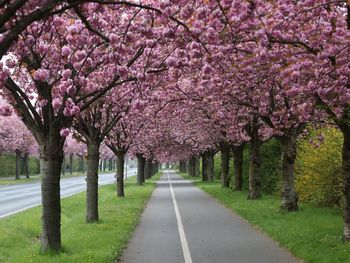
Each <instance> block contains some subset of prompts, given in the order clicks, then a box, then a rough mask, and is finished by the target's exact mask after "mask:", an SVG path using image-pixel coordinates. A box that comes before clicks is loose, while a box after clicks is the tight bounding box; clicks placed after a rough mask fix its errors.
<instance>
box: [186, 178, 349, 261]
mask: <svg viewBox="0 0 350 263" xmlns="http://www.w3.org/2000/svg"><path fill="white" fill-rule="evenodd" d="M184 177H185V178H187V179H192V180H193V179H194V180H196V181H194V183H195V185H197V186H198V187H199V188H201V189H203V190H204V191H205V192H207V193H208V194H209V195H211V196H213V197H215V198H216V199H218V200H219V201H220V202H221V203H223V204H224V205H225V206H226V207H228V208H230V209H232V210H233V211H234V212H236V213H237V214H239V215H241V216H242V217H244V218H245V219H247V220H248V221H249V222H250V223H251V224H252V225H255V226H256V227H257V228H258V229H260V230H262V231H263V232H265V233H266V234H267V235H268V236H270V237H271V238H272V239H274V240H276V241H277V242H278V243H279V244H280V245H281V246H283V247H286V248H287V249H289V250H290V251H291V252H292V254H293V255H295V256H296V257H298V258H301V259H303V260H305V262H310V263H314V262H315V263H316V262H317V263H338V262H350V244H346V243H344V242H343V241H342V230H343V220H342V213H341V211H340V210H337V209H330V208H322V207H315V206H312V205H310V204H301V205H300V211H298V212H293V213H285V212H284V213H283V212H281V211H280V210H279V207H280V200H279V199H278V198H276V197H275V196H264V197H263V199H262V200H255V201H252V200H247V195H248V193H247V192H241V193H240V192H233V191H232V190H230V189H224V188H222V187H221V182H220V181H215V182H201V181H199V180H200V179H196V178H193V177H189V176H184Z"/></svg>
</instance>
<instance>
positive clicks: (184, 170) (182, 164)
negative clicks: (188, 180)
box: [180, 160, 186, 173]
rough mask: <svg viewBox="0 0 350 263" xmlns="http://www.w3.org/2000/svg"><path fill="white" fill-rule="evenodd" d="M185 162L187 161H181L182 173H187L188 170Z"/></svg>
mask: <svg viewBox="0 0 350 263" xmlns="http://www.w3.org/2000/svg"><path fill="white" fill-rule="evenodd" d="M185 162H186V161H183V160H181V161H180V173H186V169H185V166H186V164H185Z"/></svg>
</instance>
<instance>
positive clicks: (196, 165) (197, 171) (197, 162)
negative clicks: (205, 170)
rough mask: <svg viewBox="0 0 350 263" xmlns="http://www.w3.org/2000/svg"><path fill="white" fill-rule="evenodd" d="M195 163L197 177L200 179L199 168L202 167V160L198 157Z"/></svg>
mask: <svg viewBox="0 0 350 263" xmlns="http://www.w3.org/2000/svg"><path fill="white" fill-rule="evenodd" d="M195 160H196V162H195V176H196V177H198V176H199V175H200V171H199V166H200V158H199V157H198V156H197V157H196V159H195Z"/></svg>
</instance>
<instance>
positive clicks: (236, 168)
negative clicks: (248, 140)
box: [232, 144, 244, 191]
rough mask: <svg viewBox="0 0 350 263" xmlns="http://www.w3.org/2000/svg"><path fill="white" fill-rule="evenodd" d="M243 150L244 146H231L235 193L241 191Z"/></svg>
mask: <svg viewBox="0 0 350 263" xmlns="http://www.w3.org/2000/svg"><path fill="white" fill-rule="evenodd" d="M243 150H244V144H241V145H239V146H232V151H233V174H234V177H235V186H234V190H235V191H242V189H243Z"/></svg>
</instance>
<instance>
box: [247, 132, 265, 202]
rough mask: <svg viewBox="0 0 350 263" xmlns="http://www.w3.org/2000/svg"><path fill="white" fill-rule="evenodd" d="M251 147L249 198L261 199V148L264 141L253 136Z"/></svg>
mask: <svg viewBox="0 0 350 263" xmlns="http://www.w3.org/2000/svg"><path fill="white" fill-rule="evenodd" d="M250 145H251V149H250V160H249V195H248V199H251V200H254V199H260V198H262V195H261V186H262V182H261V175H260V166H261V152H260V148H261V145H262V142H261V141H260V140H259V139H258V138H252V140H251V142H250Z"/></svg>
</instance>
